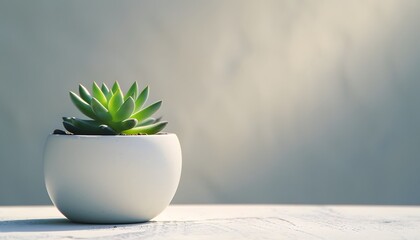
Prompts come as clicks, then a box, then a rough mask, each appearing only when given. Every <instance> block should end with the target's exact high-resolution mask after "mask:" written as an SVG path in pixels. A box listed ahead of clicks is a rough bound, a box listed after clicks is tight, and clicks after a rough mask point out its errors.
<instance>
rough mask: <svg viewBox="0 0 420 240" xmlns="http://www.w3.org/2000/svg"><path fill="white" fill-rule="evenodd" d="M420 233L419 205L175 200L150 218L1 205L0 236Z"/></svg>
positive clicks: (284, 236)
mask: <svg viewBox="0 0 420 240" xmlns="http://www.w3.org/2000/svg"><path fill="white" fill-rule="evenodd" d="M86 238H94V239H95V238H96V239H197V240H199V239H217V240H219V239H420V207H417V206H315V205H172V206H169V207H168V208H167V209H166V210H165V211H164V212H163V213H162V214H161V215H159V216H158V217H156V218H155V219H153V220H152V221H151V222H148V223H143V224H123V225H88V224H75V223H72V222H69V221H68V220H66V219H65V218H64V217H63V215H61V214H60V213H59V212H58V210H56V209H55V208H54V207H52V206H28V207H8V206H4V207H0V239H86Z"/></svg>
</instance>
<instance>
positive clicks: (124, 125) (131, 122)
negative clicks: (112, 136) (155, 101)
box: [115, 118, 138, 132]
mask: <svg viewBox="0 0 420 240" xmlns="http://www.w3.org/2000/svg"><path fill="white" fill-rule="evenodd" d="M137 123H138V121H137V119H135V118H129V119H126V120H124V121H122V122H119V123H118V125H117V126H115V128H116V130H117V131H119V132H122V131H124V130H128V129H131V128H134V127H135V126H136V125H137Z"/></svg>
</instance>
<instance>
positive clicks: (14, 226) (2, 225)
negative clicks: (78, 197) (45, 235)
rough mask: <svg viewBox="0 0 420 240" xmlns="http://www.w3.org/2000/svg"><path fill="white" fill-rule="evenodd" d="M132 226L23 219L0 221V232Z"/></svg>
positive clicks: (63, 220) (58, 219) (61, 219)
mask: <svg viewBox="0 0 420 240" xmlns="http://www.w3.org/2000/svg"><path fill="white" fill-rule="evenodd" d="M151 223H153V221H151V222H145V223H136V224H141V225H147V224H151ZM130 225H134V224H83V223H74V222H71V221H69V220H67V219H65V218H49V219H25V220H5V221H0V233H1V232H56V231H78V230H94V229H112V228H117V227H122V226H130Z"/></svg>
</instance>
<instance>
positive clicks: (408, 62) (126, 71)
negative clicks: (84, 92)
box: [0, 1, 420, 204]
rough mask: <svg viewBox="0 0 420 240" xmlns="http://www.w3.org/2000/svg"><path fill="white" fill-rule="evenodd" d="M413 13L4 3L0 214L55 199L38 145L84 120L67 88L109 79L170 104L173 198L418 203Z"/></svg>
mask: <svg viewBox="0 0 420 240" xmlns="http://www.w3.org/2000/svg"><path fill="white" fill-rule="evenodd" d="M98 5H100V6H101V7H100V8H98ZM419 8H420V4H418V3H414V2H409V1H385V2H384V1H370V2H364V3H356V2H347V3H342V2H340V3H338V2H337V3H336V2H334V1H324V2H311V1H301V2H295V1H241V2H240V3H238V2H235V1H212V2H206V3H202V2H201V3H198V2H196V1H177V2H176V3H173V2H166V1H142V2H135V3H132V2H130V3H128V2H127V3H120V4H118V5H116V4H115V3H114V2H111V1H100V2H99V1H90V2H55V1H39V2H36V3H32V2H27V3H21V2H2V3H0V29H1V30H2V32H4V33H6V34H5V35H4V37H2V38H1V39H0V52H1V53H2V54H1V56H0V79H2V80H1V81H2V85H3V86H2V88H1V89H0V112H1V113H2V114H1V115H0V122H1V123H2V124H0V131H1V132H2V133H3V134H2V136H1V137H0V164H1V165H0V166H1V167H0V204H45V203H49V200H48V196H47V195H46V192H45V189H44V186H43V180H42V146H43V142H44V141H45V138H46V135H47V134H48V133H49V132H51V131H52V130H53V129H54V128H60V127H61V126H60V117H61V116H70V115H75V116H80V114H79V113H77V111H76V110H75V109H74V108H73V106H72V105H71V103H70V101H69V99H68V95H67V91H68V90H75V89H76V87H77V84H78V83H79V82H81V83H83V84H90V82H91V81H93V80H95V81H98V82H101V81H106V82H107V83H111V82H113V81H114V80H115V79H118V80H119V81H120V82H121V85H122V86H123V87H124V88H125V89H127V88H128V86H129V84H130V83H131V82H132V81H136V80H137V81H140V82H141V83H142V84H143V85H147V84H149V85H150V87H151V91H152V92H153V96H152V97H154V98H155V99H152V100H156V98H159V97H161V98H162V99H163V100H164V105H163V107H162V110H160V111H161V113H163V114H164V118H165V119H166V120H168V121H169V125H168V131H172V132H175V133H177V134H178V136H179V138H180V140H181V143H182V146H183V154H184V164H183V175H182V179H181V184H180V187H179V190H178V193H177V195H176V197H175V200H174V202H176V203H236V202H237V203H365V204H418V203H420V192H418V191H417V189H416V188H417V186H418V184H419V183H420V176H419V175H418V173H417V172H416V171H415V169H418V168H419V167H420V162H419V161H418V156H420V150H419V148H418V145H419V143H420V128H419V127H418V124H417V123H419V122H420V112H419V110H418V107H417V106H418V103H419V102H420V97H419V95H418V94H417V89H419V87H420V86H419V85H420V81H419V80H418V78H419V76H420V70H419V68H418V66H417V63H418V62H420V61H419V60H420V45H419V44H418V42H420V41H419V40H420V36H419V33H418V31H414V29H418V28H419V26H418V25H419V24H420V21H419V19H418V16H417V14H416V13H417V12H418V11H419V10H420V9H419ZM16 93H18V95H19V98H16ZM35 99H36V101H35Z"/></svg>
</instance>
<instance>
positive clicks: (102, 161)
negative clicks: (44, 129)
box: [44, 82, 182, 223]
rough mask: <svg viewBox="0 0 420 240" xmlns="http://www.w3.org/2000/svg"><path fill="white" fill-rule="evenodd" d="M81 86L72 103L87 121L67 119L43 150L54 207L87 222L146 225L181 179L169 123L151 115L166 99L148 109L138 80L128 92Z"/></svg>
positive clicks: (146, 90)
mask: <svg viewBox="0 0 420 240" xmlns="http://www.w3.org/2000/svg"><path fill="white" fill-rule="evenodd" d="M91 92H92V93H90V92H89V91H88V90H87V89H86V88H85V87H84V86H83V85H79V95H77V94H76V93H74V92H70V98H71V101H72V102H73V103H74V105H75V106H76V107H77V108H78V109H79V110H80V111H81V112H82V113H83V114H84V115H86V116H87V117H88V118H89V119H79V118H75V117H64V118H63V125H64V127H65V129H66V130H67V131H62V130H55V131H54V133H53V134H50V135H49V136H48V138H47V142H46V145H45V150H44V176H45V184H46V188H47V191H48V194H49V196H50V198H51V200H52V202H53V203H54V205H55V206H56V207H57V208H58V209H59V210H60V212H61V213H63V214H64V216H66V217H67V218H68V219H70V220H71V221H74V222H83V223H132V222H144V221H148V220H150V219H152V218H154V217H155V216H157V215H158V214H159V213H160V212H162V211H163V210H164V209H165V208H166V207H167V206H168V205H169V203H170V202H171V200H172V198H173V196H174V195H175V192H176V189H177V187H178V183H179V179H180V175H181V165H182V156H181V147H180V144H179V141H178V138H177V136H176V135H175V134H172V133H160V131H161V130H163V128H164V127H165V126H166V125H167V122H165V121H161V120H160V118H153V117H152V115H153V114H154V113H155V112H156V111H157V110H158V109H159V108H160V106H161V104H162V101H158V102H155V103H153V104H151V105H149V106H147V107H143V106H144V104H145V102H146V100H147V99H148V96H149V88H148V87H146V88H144V89H143V90H142V91H141V92H140V93H139V91H138V85H137V82H134V83H133V84H132V85H131V87H130V89H129V90H128V91H127V92H126V94H123V92H122V90H121V88H120V85H119V84H118V82H115V83H114V84H113V86H112V88H111V89H109V88H108V87H107V85H106V84H102V86H101V87H99V86H98V85H97V84H96V83H95V82H94V83H93V86H92V91H91Z"/></svg>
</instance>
